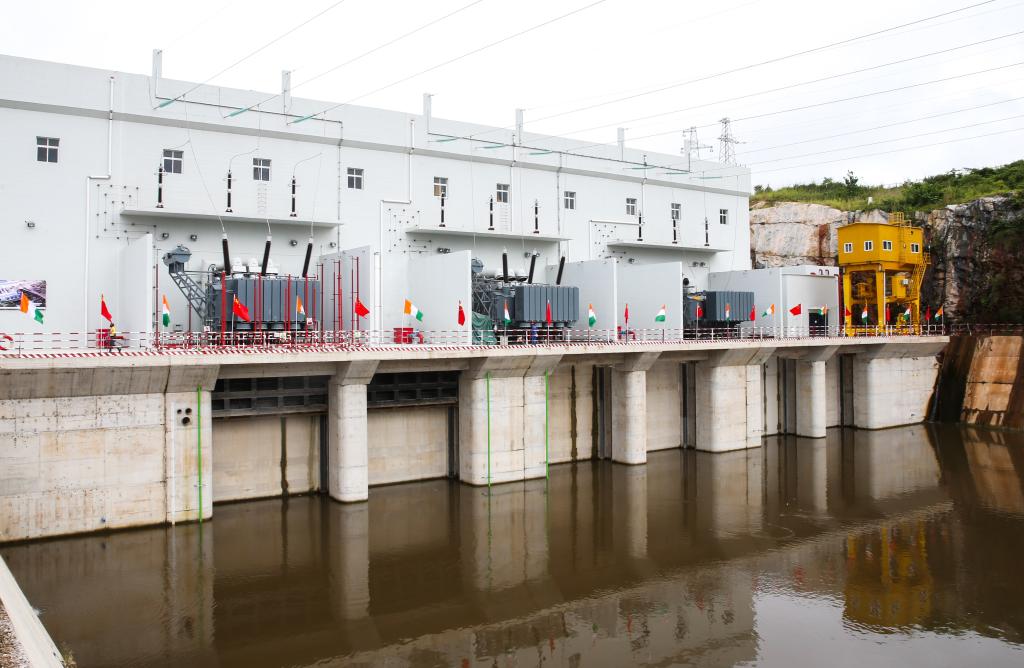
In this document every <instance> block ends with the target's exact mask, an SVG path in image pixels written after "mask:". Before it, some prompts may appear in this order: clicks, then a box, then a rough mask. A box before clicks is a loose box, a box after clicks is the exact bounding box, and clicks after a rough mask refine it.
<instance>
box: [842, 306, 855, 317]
mask: <svg viewBox="0 0 1024 668" xmlns="http://www.w3.org/2000/svg"><path fill="white" fill-rule="evenodd" d="M843 312H844V313H843V314H844V315H845V316H846V317H847V318H850V317H852V316H853V312H852V311H850V307H849V306H844V307H843Z"/></svg>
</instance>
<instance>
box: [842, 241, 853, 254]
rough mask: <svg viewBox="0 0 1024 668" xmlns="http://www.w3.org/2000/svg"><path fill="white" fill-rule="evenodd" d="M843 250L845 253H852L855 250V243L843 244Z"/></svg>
mask: <svg viewBox="0 0 1024 668" xmlns="http://www.w3.org/2000/svg"><path fill="white" fill-rule="evenodd" d="M843 252H844V253H852V252H853V244H851V243H849V242H847V243H845V244H843Z"/></svg>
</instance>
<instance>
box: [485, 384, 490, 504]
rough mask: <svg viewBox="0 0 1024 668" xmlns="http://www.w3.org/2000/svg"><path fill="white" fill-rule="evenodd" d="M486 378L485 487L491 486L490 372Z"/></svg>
mask: <svg viewBox="0 0 1024 668" xmlns="http://www.w3.org/2000/svg"><path fill="white" fill-rule="evenodd" d="M485 377H486V378H487V486H488V487H490V486H491V372H490V371H488V372H487V374H486V376H485Z"/></svg>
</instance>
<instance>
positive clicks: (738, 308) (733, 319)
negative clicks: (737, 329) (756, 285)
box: [683, 290, 754, 327]
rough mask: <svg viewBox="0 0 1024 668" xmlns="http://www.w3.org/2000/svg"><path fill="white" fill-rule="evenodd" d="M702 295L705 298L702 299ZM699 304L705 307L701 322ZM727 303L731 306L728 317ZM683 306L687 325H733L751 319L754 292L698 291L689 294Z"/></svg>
mask: <svg viewBox="0 0 1024 668" xmlns="http://www.w3.org/2000/svg"><path fill="white" fill-rule="evenodd" d="M692 297H697V299H693V298H692ZM701 297H703V299H700V298H701ZM698 305H700V306H701V307H702V308H703V309H704V315H703V317H701V318H700V319H699V322H698V318H697V306H698ZM726 305H728V307H729V317H728V318H727V317H726V308H725V307H726ZM683 308H684V314H685V320H686V326H687V327H695V326H699V327H732V326H736V325H738V324H740V323H741V322H748V321H749V320H750V309H752V308H754V293H753V292H736V291H724V290H718V291H707V292H698V293H696V294H694V295H688V296H687V298H686V299H685V303H684V307H683Z"/></svg>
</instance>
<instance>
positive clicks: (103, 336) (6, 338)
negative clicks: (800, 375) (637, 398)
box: [0, 325, 1001, 357]
mask: <svg viewBox="0 0 1024 668" xmlns="http://www.w3.org/2000/svg"><path fill="white" fill-rule="evenodd" d="M967 327H970V328H973V329H971V330H970V331H980V329H983V328H985V327H987V328H988V329H987V330H986V331H997V330H998V328H999V327H1001V326H997V325H988V326H979V325H972V326H959V325H958V326H956V327H945V326H943V325H920V326H898V327H897V326H893V327H885V328H877V329H876V328H868V329H865V330H863V331H857V332H855V333H854V334H853V336H854V337H855V338H860V337H904V336H939V335H945V334H949V333H951V332H953V333H968V332H967V329H966V328H967ZM834 338H840V339H848V338H850V337H849V335H847V334H846V333H845V332H843V331H841V330H840V331H838V332H837V331H836V329H835V328H834V327H833V328H820V329H816V328H807V327H783V328H779V327H729V328H710V327H707V328H706V327H695V328H685V329H670V328H650V329H643V328H616V329H562V328H547V327H534V328H530V329H512V328H508V329H506V328H497V329H494V330H486V331H483V332H480V331H477V332H471V331H468V330H464V329H460V330H414V329H413V330H410V329H409V328H404V329H403V331H402V332H401V334H399V333H396V331H394V330H387V331H373V330H338V331H330V330H327V331H321V330H310V331H299V332H273V331H262V332H226V333H221V332H158V333H155V334H154V333H152V332H119V333H116V334H114V335H111V334H110V332H109V331H108V330H95V331H91V332H24V333H23V332H17V333H6V334H5V333H0V356H23V357H25V356H30V357H38V356H40V355H46V356H54V357H63V356H72V355H75V356H78V354H81V353H89V354H90V355H93V354H124V355H161V354H168V355H173V354H182V353H191V352H200V353H205V354H209V353H230V352H244V353H247V354H251V353H256V352H287V351H304V350H347V349H353V348H372V349H375V350H376V349H379V350H403V349H408V348H410V347H427V348H434V349H446V348H453V347H454V348H458V349H467V348H468V349H474V348H481V349H487V348H494V347H521V346H567V345H571V346H592V345H601V346H608V345H620V346H638V345H652V344H664V343H702V342H714V341H723V340H730V341H733V340H734V341H754V340H782V339H785V340H792V339H807V340H823V339H834Z"/></svg>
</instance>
